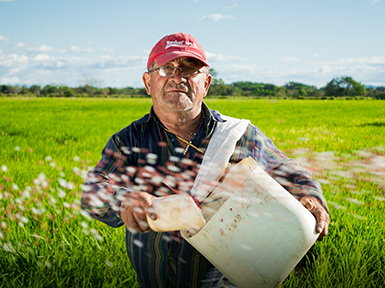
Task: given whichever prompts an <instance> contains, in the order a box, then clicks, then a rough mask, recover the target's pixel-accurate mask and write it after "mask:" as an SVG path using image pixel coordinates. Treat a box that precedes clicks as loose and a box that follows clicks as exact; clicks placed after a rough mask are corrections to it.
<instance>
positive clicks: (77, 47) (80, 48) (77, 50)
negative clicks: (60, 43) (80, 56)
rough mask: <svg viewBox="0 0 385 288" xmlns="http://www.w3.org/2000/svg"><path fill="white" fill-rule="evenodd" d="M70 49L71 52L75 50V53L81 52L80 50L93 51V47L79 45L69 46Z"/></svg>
mask: <svg viewBox="0 0 385 288" xmlns="http://www.w3.org/2000/svg"><path fill="white" fill-rule="evenodd" d="M70 50H71V51H72V52H76V53H82V52H86V53H91V52H94V49H91V48H82V47H79V46H71V47H70Z"/></svg>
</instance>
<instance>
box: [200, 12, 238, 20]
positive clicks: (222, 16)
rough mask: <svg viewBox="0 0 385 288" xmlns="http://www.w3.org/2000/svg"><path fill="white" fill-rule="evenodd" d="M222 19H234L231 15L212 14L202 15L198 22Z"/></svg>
mask: <svg viewBox="0 0 385 288" xmlns="http://www.w3.org/2000/svg"><path fill="white" fill-rule="evenodd" d="M221 19H234V17H233V16H231V15H222V14H210V15H207V16H202V17H201V19H199V21H198V22H201V21H206V20H211V21H219V20H221Z"/></svg>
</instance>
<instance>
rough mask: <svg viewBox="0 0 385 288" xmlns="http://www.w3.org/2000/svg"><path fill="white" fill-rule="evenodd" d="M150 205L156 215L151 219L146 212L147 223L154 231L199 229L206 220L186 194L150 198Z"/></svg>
mask: <svg viewBox="0 0 385 288" xmlns="http://www.w3.org/2000/svg"><path fill="white" fill-rule="evenodd" d="M152 207H153V209H154V212H155V214H156V215H157V219H156V220H152V219H151V218H150V217H149V215H148V214H147V223H148V225H149V226H150V228H151V229H152V230H154V231H159V232H161V231H177V230H185V229H194V231H197V230H199V229H200V228H202V227H203V225H205V223H206V221H205V219H204V218H203V216H202V211H201V210H200V209H199V207H198V206H197V205H196V204H195V201H194V199H193V198H192V197H191V196H190V195H187V194H175V195H170V196H164V197H158V198H154V199H153V200H152Z"/></svg>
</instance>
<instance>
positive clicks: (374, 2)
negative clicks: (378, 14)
mask: <svg viewBox="0 0 385 288" xmlns="http://www.w3.org/2000/svg"><path fill="white" fill-rule="evenodd" d="M377 2H378V0H373V1H372V3H370V4H371V5H375V4H376V3H377Z"/></svg>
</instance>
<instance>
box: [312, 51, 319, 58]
mask: <svg viewBox="0 0 385 288" xmlns="http://www.w3.org/2000/svg"><path fill="white" fill-rule="evenodd" d="M313 58H321V55H320V54H318V53H317V52H314V54H313Z"/></svg>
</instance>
